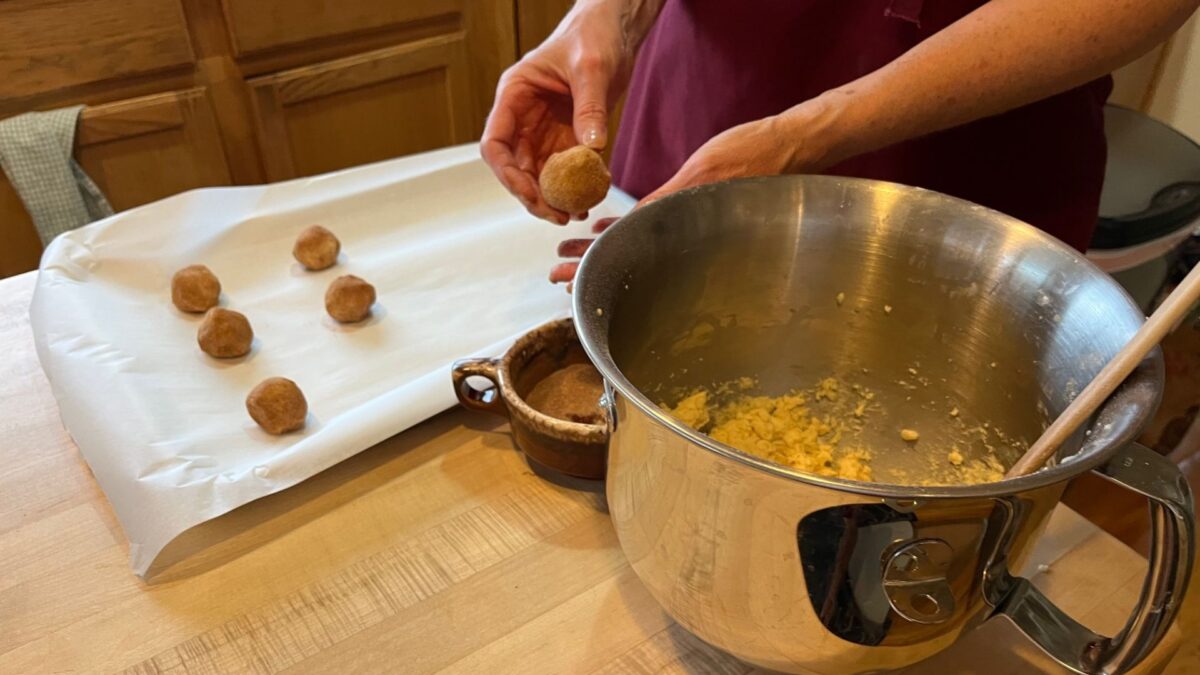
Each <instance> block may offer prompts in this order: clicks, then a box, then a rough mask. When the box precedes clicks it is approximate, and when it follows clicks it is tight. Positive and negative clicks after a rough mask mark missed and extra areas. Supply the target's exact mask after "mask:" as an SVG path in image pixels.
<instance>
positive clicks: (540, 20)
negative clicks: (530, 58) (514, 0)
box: [517, 0, 575, 54]
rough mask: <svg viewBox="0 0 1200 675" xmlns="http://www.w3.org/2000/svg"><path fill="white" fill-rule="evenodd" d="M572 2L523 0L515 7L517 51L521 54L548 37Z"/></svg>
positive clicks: (568, 0)
mask: <svg viewBox="0 0 1200 675" xmlns="http://www.w3.org/2000/svg"><path fill="white" fill-rule="evenodd" d="M573 4H575V2H574V0H523V1H522V2H521V3H520V4H519V5H518V6H517V49H518V50H519V51H520V53H521V54H524V53H525V52H527V51H529V50H530V49H533V48H534V47H536V46H538V45H540V44H541V43H542V41H543V40H545V39H546V38H548V37H550V34H551V33H553V32H554V29H555V28H556V27H558V22H559V21H562V18H563V17H564V16H566V14H567V11H568V10H570V9H571V5H573Z"/></svg>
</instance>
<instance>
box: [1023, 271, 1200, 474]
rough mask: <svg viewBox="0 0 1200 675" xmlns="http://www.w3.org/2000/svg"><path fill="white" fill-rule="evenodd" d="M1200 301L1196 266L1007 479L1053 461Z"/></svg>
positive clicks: (1026, 453)
mask: <svg viewBox="0 0 1200 675" xmlns="http://www.w3.org/2000/svg"><path fill="white" fill-rule="evenodd" d="M1197 300H1200V265H1197V266H1196V267H1195V268H1194V269H1192V271H1191V272H1189V273H1188V275H1187V276H1186V277H1184V279H1183V283H1181V284H1179V286H1178V287H1177V288H1176V289H1175V290H1174V291H1172V292H1171V294H1170V295H1169V296H1167V299H1166V300H1164V301H1163V303H1162V305H1160V306H1159V308H1158V309H1156V310H1154V314H1152V315H1151V316H1150V318H1149V319H1147V320H1146V323H1144V324H1142V327H1141V328H1139V329H1138V331H1137V332H1136V333H1134V334H1133V338H1131V339H1130V340H1129V342H1128V343H1126V344H1125V346H1124V347H1122V348H1121V351H1119V352H1117V354H1116V356H1114V357H1113V358H1112V360H1111V361H1109V362H1108V364H1107V365H1105V366H1104V369H1103V370H1101V371H1100V372H1099V373H1098V374H1097V375H1096V377H1095V378H1094V379H1093V380H1092V381H1091V382H1089V383H1088V386H1087V387H1085V388H1084V390H1083V391H1082V392H1080V394H1079V396H1076V397H1075V400H1074V401H1071V405H1068V406H1067V409H1066V410H1064V411H1063V412H1062V414H1061V415H1059V416H1058V419H1056V420H1054V423H1053V424H1051V425H1050V426H1049V427H1048V428H1047V429H1046V431H1044V432H1042V436H1041V438H1039V439H1037V442H1036V443H1034V444H1033V445H1031V446H1029V450H1026V451H1025V454H1024V455H1023V456H1022V457H1021V459H1019V460H1017V463H1016V464H1013V466H1012V468H1011V469H1009V470H1008V473H1007V474H1006V475H1005V477H1006V478H1015V477H1017V476H1024V475H1025V474H1028V473H1033V472H1034V471H1037V470H1038V469H1040V468H1041V467H1042V465H1044V464H1045V463H1046V460H1048V459H1050V456H1051V455H1053V454H1054V451H1055V450H1058V448H1059V447H1060V446H1061V445H1062V444H1063V443H1064V442H1066V440H1067V439H1068V438H1070V437H1071V434H1073V433H1075V430H1076V429H1078V428H1079V427H1080V426H1081V425H1082V424H1083V423H1084V422H1086V421H1087V420H1088V419H1090V418H1091V416H1092V414H1093V413H1095V412H1096V409H1097V408H1099V407H1100V405H1101V404H1102V403H1104V401H1106V400H1107V399H1108V397H1109V396H1111V395H1112V393H1113V392H1114V391H1116V390H1117V387H1119V386H1120V385H1121V383H1122V382H1124V381H1125V378H1126V377H1128V376H1129V374H1130V373H1132V372H1133V369H1134V368H1137V366H1138V364H1139V363H1141V362H1142V359H1144V358H1146V354H1148V353H1150V350H1151V349H1154V347H1155V345H1157V344H1158V343H1159V342H1162V339H1163V338H1164V337H1166V336H1167V333H1169V332H1171V329H1172V328H1174V327H1175V325H1176V324H1178V323H1179V321H1180V320H1182V319H1183V317H1184V315H1185V314H1187V312H1188V310H1190V309H1191V308H1192V307H1193V306H1194V305H1195V304H1196V301H1197Z"/></svg>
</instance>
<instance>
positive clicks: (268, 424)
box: [246, 377, 308, 435]
mask: <svg viewBox="0 0 1200 675" xmlns="http://www.w3.org/2000/svg"><path fill="white" fill-rule="evenodd" d="M246 412H248V413H250V417H252V418H253V419H254V421H255V422H257V423H258V426H260V427H262V428H263V431H266V432H267V433H269V434H276V435H278V434H286V433H288V432H290V431H296V430H297V429H301V428H303V427H304V418H305V417H307V416H308V401H305V400H304V392H302V391H300V387H298V386H296V383H295V382H292V381H291V380H289V379H287V378H285V377H268V378H267V379H265V380H263V381H262V382H259V383H258V386H256V387H255V388H253V389H251V390H250V394H249V395H248V396H246Z"/></svg>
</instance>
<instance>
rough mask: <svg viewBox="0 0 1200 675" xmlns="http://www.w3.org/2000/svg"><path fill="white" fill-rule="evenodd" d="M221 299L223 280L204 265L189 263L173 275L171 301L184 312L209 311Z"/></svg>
mask: <svg viewBox="0 0 1200 675" xmlns="http://www.w3.org/2000/svg"><path fill="white" fill-rule="evenodd" d="M220 299H221V282H220V281H218V280H217V275H215V274H213V273H212V270H210V269H208V268H207V267H205V266H204V265H188V266H187V267H185V268H183V269H181V270H179V271H178V272H176V273H175V276H173V277H171V302H173V303H175V306H176V307H178V308H179V310H180V311H183V312H195V313H199V312H207V311H208V310H210V309H212V308H213V307H216V306H217V302H218V301H219V300H220Z"/></svg>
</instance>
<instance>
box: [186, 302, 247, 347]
mask: <svg viewBox="0 0 1200 675" xmlns="http://www.w3.org/2000/svg"><path fill="white" fill-rule="evenodd" d="M196 341H197V342H199V343H200V349H202V350H204V353H205V354H208V355H209V356H215V357H217V358H218V359H232V358H236V357H238V356H245V355H246V354H249V353H250V343H252V342H254V331H253V330H252V329H251V328H250V322H249V321H248V320H247V319H246V317H245V315H243V314H242V313H241V312H235V311H233V310H232V309H223V308H221V307H213V308H212V309H210V310H208V313H207V314H205V315H204V320H203V321H201V322H200V330H199V332H197V333H196Z"/></svg>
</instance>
